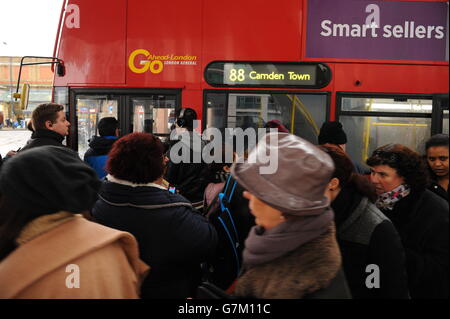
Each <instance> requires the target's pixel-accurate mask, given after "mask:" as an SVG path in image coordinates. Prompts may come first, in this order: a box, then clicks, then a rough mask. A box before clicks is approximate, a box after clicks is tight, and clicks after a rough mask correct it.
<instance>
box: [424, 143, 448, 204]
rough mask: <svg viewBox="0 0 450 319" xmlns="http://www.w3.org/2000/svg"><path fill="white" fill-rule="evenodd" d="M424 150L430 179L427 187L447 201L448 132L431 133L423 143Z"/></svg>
mask: <svg viewBox="0 0 450 319" xmlns="http://www.w3.org/2000/svg"><path fill="white" fill-rule="evenodd" d="M425 152H426V154H425V157H426V160H427V164H428V168H429V172H430V175H431V179H432V180H431V185H430V187H429V189H430V190H431V191H432V192H433V193H435V194H436V195H439V196H441V197H442V198H443V199H445V200H446V201H447V202H448V180H449V178H448V176H449V174H448V134H436V135H433V136H432V137H431V138H430V139H429V140H428V141H427V142H426V144H425Z"/></svg>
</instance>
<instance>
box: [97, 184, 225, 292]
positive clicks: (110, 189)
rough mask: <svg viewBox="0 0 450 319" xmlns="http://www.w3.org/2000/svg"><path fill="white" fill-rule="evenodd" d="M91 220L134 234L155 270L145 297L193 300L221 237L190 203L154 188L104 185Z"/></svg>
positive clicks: (145, 289)
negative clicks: (204, 265)
mask: <svg viewBox="0 0 450 319" xmlns="http://www.w3.org/2000/svg"><path fill="white" fill-rule="evenodd" d="M99 196H100V199H99V200H98V201H97V203H96V204H95V206H94V208H93V210H92V215H93V217H94V218H95V220H96V221H97V222H99V223H101V224H103V225H105V226H108V227H112V228H115V229H119V230H122V231H127V232H130V233H131V234H133V235H134V236H135V237H136V239H137V241H138V244H139V251H140V257H141V259H142V260H143V261H144V262H145V263H147V264H148V265H150V267H151V269H150V273H149V275H148V277H147V278H146V280H145V281H144V283H143V285H142V297H143V298H186V297H190V296H193V295H194V290H195V288H196V286H197V285H198V280H199V276H200V273H199V265H200V263H201V262H202V261H205V260H206V259H207V258H208V256H210V255H211V254H212V253H213V252H214V249H215V247H216V243H217V234H216V231H215V230H214V227H213V226H211V225H210V224H209V223H208V222H207V221H206V219H205V218H203V217H202V216H200V215H199V214H197V213H196V211H195V210H194V209H193V208H192V206H191V204H190V203H189V201H188V200H186V199H185V198H183V197H182V196H180V195H177V194H172V193H170V192H169V191H167V190H163V189H160V188H156V187H151V186H140V187H132V186H127V185H122V184H118V183H112V182H110V181H107V180H105V181H104V182H103V185H102V188H101V190H100V194H99Z"/></svg>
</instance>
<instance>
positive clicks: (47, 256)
mask: <svg viewBox="0 0 450 319" xmlns="http://www.w3.org/2000/svg"><path fill="white" fill-rule="evenodd" d="M17 241H18V242H19V243H20V246H19V247H18V248H17V249H16V250H14V251H13V252H12V253H11V254H10V255H9V256H7V257H6V258H5V259H4V260H3V261H1V262H0V298H61V299H69V298H86V299H88V298H89V299H90V298H138V297H139V287H140V283H141V282H142V279H143V278H144V276H145V275H146V273H147V272H148V270H149V267H148V266H147V265H146V264H144V263H143V262H142V261H141V260H140V259H139V255H138V254H139V252H138V246H137V242H136V239H135V238H134V237H133V236H132V235H131V234H129V233H126V232H121V231H118V230H114V229H112V228H108V227H105V226H102V225H99V224H96V223H93V222H90V221H87V220H86V219H84V218H83V217H81V216H80V215H72V214H69V213H64V212H61V213H58V214H53V215H45V216H41V217H39V218H37V219H35V220H34V221H33V222H31V223H30V224H28V225H27V226H26V227H25V228H24V230H23V231H22V233H21V235H20V236H19V239H18V240H17ZM69 265H76V266H78V267H76V266H69ZM68 266H69V268H67V267H68ZM71 267H72V268H71ZM76 268H78V270H79V276H78V278H79V288H76V286H75V287H73V286H74V285H76V283H77V280H76V277H77V272H78V271H77V269H76ZM66 271H67V272H66ZM69 287H72V288H69Z"/></svg>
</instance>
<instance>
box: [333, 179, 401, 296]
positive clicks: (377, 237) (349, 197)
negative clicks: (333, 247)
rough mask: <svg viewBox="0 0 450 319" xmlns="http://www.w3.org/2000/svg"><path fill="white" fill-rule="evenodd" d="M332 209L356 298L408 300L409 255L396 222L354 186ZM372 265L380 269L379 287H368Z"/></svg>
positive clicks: (344, 190)
mask: <svg viewBox="0 0 450 319" xmlns="http://www.w3.org/2000/svg"><path fill="white" fill-rule="evenodd" d="M331 207H332V208H333V211H334V213H335V220H336V228H337V239H338V243H339V246H340V249H341V254H342V261H343V265H344V273H345V276H346V278H347V282H348V285H349V287H350V291H351V293H352V296H353V298H355V299H361V298H408V297H409V293H408V281H407V276H406V260H405V252H404V249H403V246H402V243H401V239H400V236H399V234H398V233H397V231H396V230H395V227H394V225H393V224H392V222H391V221H390V220H389V219H388V218H387V217H386V216H385V215H383V213H381V212H380V210H379V209H378V208H377V207H376V206H375V205H374V204H372V203H371V202H370V201H369V199H368V198H367V197H363V196H362V195H361V194H359V193H358V192H357V191H356V190H355V189H354V188H352V187H347V188H344V189H342V190H341V192H340V193H339V195H338V196H337V197H336V199H335V200H334V201H333V203H332V204H331ZM369 265H377V266H378V269H379V271H380V272H379V275H380V281H379V282H380V286H379V288H368V287H367V285H366V279H367V278H368V276H369V275H371V274H372V271H368V272H366V268H367V266H369Z"/></svg>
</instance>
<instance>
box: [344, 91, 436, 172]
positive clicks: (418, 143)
mask: <svg viewBox="0 0 450 319" xmlns="http://www.w3.org/2000/svg"><path fill="white" fill-rule="evenodd" d="M336 106H337V116H336V118H337V119H338V120H339V121H340V122H341V123H342V125H343V127H344V130H345V131H346V133H347V137H348V142H347V145H346V151H347V153H348V154H349V155H350V157H351V158H352V159H353V160H354V161H356V162H358V163H360V164H364V163H365V162H366V160H367V158H368V157H369V156H370V155H371V154H372V152H373V151H374V150H375V149H376V148H377V147H379V146H382V145H385V144H389V143H394V144H396V143H397V144H403V145H405V146H407V147H409V148H411V149H413V150H415V151H416V152H418V153H423V152H424V150H423V148H424V144H425V141H426V140H427V139H428V138H429V137H430V136H431V134H432V132H433V129H434V127H433V125H432V118H433V114H434V110H433V96H425V95H420V96H410V95H396V96H393V95H387V94H357V93H342V92H341V93H338V94H337V105H336ZM441 119H442V117H441Z"/></svg>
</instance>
